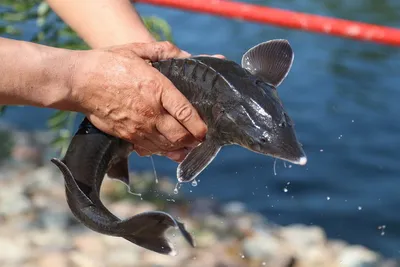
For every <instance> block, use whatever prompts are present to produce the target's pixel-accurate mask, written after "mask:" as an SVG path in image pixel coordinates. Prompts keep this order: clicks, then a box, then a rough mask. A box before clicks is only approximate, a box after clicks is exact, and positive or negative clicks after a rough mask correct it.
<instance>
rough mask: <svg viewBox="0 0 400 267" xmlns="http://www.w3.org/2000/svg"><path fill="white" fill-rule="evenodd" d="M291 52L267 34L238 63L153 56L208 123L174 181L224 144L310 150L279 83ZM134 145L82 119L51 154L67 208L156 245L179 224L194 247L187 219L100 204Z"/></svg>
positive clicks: (280, 151)
mask: <svg viewBox="0 0 400 267" xmlns="http://www.w3.org/2000/svg"><path fill="white" fill-rule="evenodd" d="M293 58H294V54H293V51H292V48H291V46H290V45H289V43H288V42H287V41H286V40H272V41H268V42H264V43H261V44H258V45H256V46H254V47H253V48H251V49H249V50H248V51H247V52H246V53H245V54H244V55H243V58H242V62H241V63H242V64H241V66H240V65H238V64H237V63H235V62H233V61H229V60H224V59H218V58H213V57H192V58H187V59H169V60H162V61H158V62H153V63H152V64H153V66H154V67H155V68H156V69H158V70H159V71H160V72H161V73H162V74H163V75H165V76H166V77H167V78H168V79H170V80H171V81H172V83H173V84H174V85H175V86H176V87H177V88H178V89H179V90H180V91H181V92H182V93H183V94H184V95H185V96H186V98H188V99H189V101H190V102H191V103H192V104H193V106H194V107H195V108H196V109H197V111H198V112H199V114H200V115H201V117H202V118H203V120H204V121H205V123H206V124H207V126H208V132H207V136H206V138H205V140H204V141H203V142H202V143H201V144H200V145H198V146H197V147H195V148H194V149H193V150H192V151H191V152H190V153H189V154H188V155H187V157H186V158H185V159H184V160H183V162H182V163H180V164H179V166H178V169H177V178H178V180H179V182H188V181H191V180H193V179H195V178H196V177H197V176H198V175H199V174H200V173H201V172H202V171H203V170H204V169H205V168H206V167H207V166H208V165H209V164H210V163H211V161H212V160H213V159H214V158H215V156H216V155H217V154H218V152H219V151H220V149H221V148H222V147H223V146H226V145H239V146H242V147H244V148H247V149H249V150H252V151H254V152H257V153H261V154H264V155H269V156H272V157H275V158H280V159H283V160H286V161H289V162H292V163H295V164H299V165H305V164H306V162H307V157H306V155H305V153H304V151H303V149H302V146H301V145H300V144H299V142H298V140H297V137H296V134H295V130H294V127H293V122H292V120H291V119H290V117H289V115H288V113H287V112H286V111H285V109H284V107H283V104H282V102H281V100H280V98H279V96H278V93H277V89H276V88H277V87H278V86H279V85H280V84H281V83H282V81H283V80H284V79H285V77H286V76H287V74H288V72H289V70H290V68H291V66H292V62H293ZM131 151H132V145H131V144H129V143H127V142H126V141H124V140H121V139H118V138H116V137H113V136H110V135H108V134H105V133H103V132H101V131H100V130H99V129H97V128H96V127H95V126H94V125H93V124H91V123H90V122H89V121H88V120H87V119H86V118H85V119H84V121H83V122H82V123H81V125H80V128H79V130H78V131H77V133H76V134H75V136H74V137H73V139H72V141H71V143H70V146H69V149H68V151H67V153H66V155H65V157H64V158H63V159H62V160H59V159H52V162H53V163H54V164H56V165H57V166H58V168H59V169H60V170H61V172H62V173H63V175H64V179H65V185H66V195H67V201H68V205H69V207H70V209H71V211H72V213H73V214H74V215H75V216H76V218H78V220H79V221H81V222H82V223H83V224H84V225H86V226H87V227H89V228H90V229H92V230H94V231H96V232H99V233H103V234H106V235H112V236H119V237H123V238H125V239H127V240H129V241H131V242H133V243H135V244H137V245H139V246H142V247H144V248H147V249H150V250H153V251H155V252H159V253H163V254H170V255H172V254H174V253H175V250H174V248H173V246H172V244H171V243H170V242H169V241H168V240H167V239H166V238H165V231H166V230H167V229H168V228H170V227H175V228H178V229H179V230H180V232H181V233H182V234H183V236H184V237H185V238H186V240H187V241H188V242H189V244H191V245H192V246H194V243H193V239H192V237H191V235H190V234H189V233H188V232H187V231H186V230H185V227H184V225H183V224H182V223H180V222H178V221H177V220H175V219H174V218H173V217H172V216H170V215H169V214H167V213H164V212H159V211H152V212H145V213H141V214H138V215H136V216H133V217H131V218H129V219H125V220H121V219H119V218H117V217H116V216H115V215H113V214H112V213H111V212H110V211H109V210H107V208H106V207H104V205H103V204H102V202H101V200H100V196H99V192H100V187H101V184H102V181H103V179H104V176H105V174H107V175H108V176H109V177H110V178H113V179H118V180H120V181H122V182H124V183H125V184H127V185H129V174H128V160H127V158H128V156H129V154H130V152H131Z"/></svg>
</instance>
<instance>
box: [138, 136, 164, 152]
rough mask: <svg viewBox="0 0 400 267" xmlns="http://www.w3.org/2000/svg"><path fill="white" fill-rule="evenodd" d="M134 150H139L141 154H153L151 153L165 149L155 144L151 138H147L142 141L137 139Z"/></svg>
mask: <svg viewBox="0 0 400 267" xmlns="http://www.w3.org/2000/svg"><path fill="white" fill-rule="evenodd" d="M134 150H135V151H136V152H138V150H139V151H140V153H141V154H139V155H140V156H142V155H151V154H154V153H157V152H160V151H163V150H162V149H161V148H160V147H158V146H157V145H156V144H154V143H153V142H152V141H151V140H149V139H147V138H145V139H143V140H140V141H136V142H135V146H134Z"/></svg>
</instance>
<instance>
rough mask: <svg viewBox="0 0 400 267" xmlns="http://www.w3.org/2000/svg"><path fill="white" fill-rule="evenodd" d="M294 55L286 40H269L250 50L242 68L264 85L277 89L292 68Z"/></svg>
mask: <svg viewBox="0 0 400 267" xmlns="http://www.w3.org/2000/svg"><path fill="white" fill-rule="evenodd" d="M293 59H294V53H293V50H292V47H291V46H290V44H289V42H288V41H287V40H280V39H278V40H271V41H268V42H264V43H261V44H258V45H256V46H254V47H252V48H250V49H249V50H248V51H247V52H246V53H245V54H244V55H243V57H242V67H243V68H245V69H247V70H248V71H249V72H250V73H251V74H253V75H255V76H258V77H259V78H260V79H261V80H263V81H264V82H265V83H268V84H271V85H273V86H275V87H278V86H279V85H280V84H281V83H282V81H283V80H284V79H285V78H286V76H287V74H288V73H289V71H290V68H291V67H292V64H293Z"/></svg>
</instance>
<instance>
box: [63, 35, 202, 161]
mask: <svg viewBox="0 0 400 267" xmlns="http://www.w3.org/2000/svg"><path fill="white" fill-rule="evenodd" d="M189 56H190V54H188V53H186V52H184V51H182V50H180V49H178V48H177V47H176V46H174V45H172V44H171V43H169V42H154V43H146V44H144V43H143V44H140V43H136V44H127V45H122V46H116V47H111V48H107V49H96V50H89V51H79V52H76V54H75V57H74V59H73V60H74V61H75V64H74V70H73V75H72V78H71V88H72V96H73V98H74V99H75V102H76V103H77V105H78V108H77V109H78V111H80V112H82V113H84V114H85V115H86V116H87V117H88V119H89V120H90V121H91V122H92V123H93V124H94V125H95V126H96V127H98V128H99V129H100V130H102V131H104V132H106V133H108V134H110V135H113V136H116V137H119V138H122V139H124V140H127V141H129V142H131V143H133V144H134V149H135V151H136V152H137V153H138V154H139V155H141V156H144V155H150V154H161V155H166V156H167V157H169V158H170V159H172V160H175V161H178V162H179V161H181V160H183V159H184V157H185V156H186V154H187V153H188V150H187V149H185V148H188V147H189V148H191V147H194V146H196V145H197V144H198V143H199V142H201V141H202V139H203V138H204V136H205V134H206V132H207V126H206V125H205V123H204V122H203V121H202V120H201V118H200V116H199V114H198V113H197V111H196V110H195V109H194V107H193V106H192V105H191V104H190V102H189V101H188V100H187V99H186V98H185V97H184V96H183V95H182V94H181V93H180V92H179V91H178V89H176V88H175V87H174V85H173V84H172V83H171V81H169V80H168V79H167V78H166V77H165V76H163V75H162V74H161V73H159V72H158V71H157V70H156V69H155V68H153V67H152V66H150V65H149V64H148V62H146V60H149V61H158V60H162V59H168V58H173V57H174V58H184V57H189Z"/></svg>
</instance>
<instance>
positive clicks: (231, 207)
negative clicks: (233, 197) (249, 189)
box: [222, 201, 246, 216]
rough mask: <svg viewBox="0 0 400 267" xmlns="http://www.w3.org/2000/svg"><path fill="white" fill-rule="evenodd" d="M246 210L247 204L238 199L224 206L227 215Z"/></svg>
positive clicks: (223, 209) (224, 212)
mask: <svg viewBox="0 0 400 267" xmlns="http://www.w3.org/2000/svg"><path fill="white" fill-rule="evenodd" d="M245 211H246V206H245V205H244V204H243V203H241V202H237V201H232V202H229V203H227V204H225V205H223V206H222V213H223V214H224V215H225V216H236V215H240V214H242V213H244V212H245Z"/></svg>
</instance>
